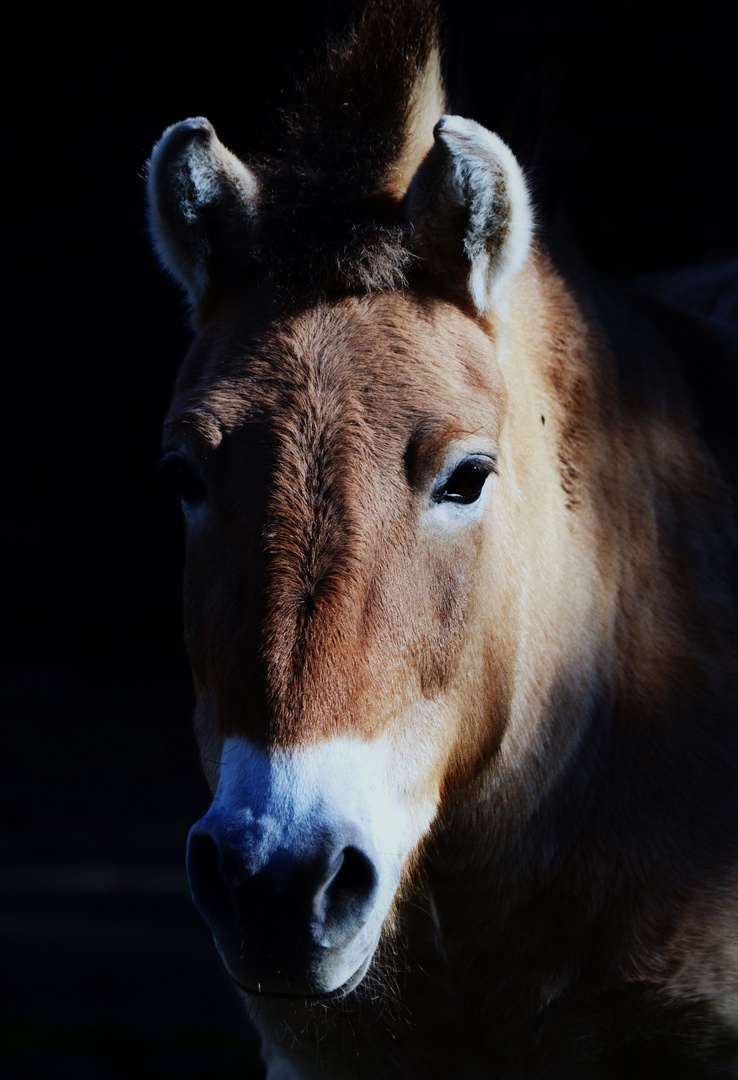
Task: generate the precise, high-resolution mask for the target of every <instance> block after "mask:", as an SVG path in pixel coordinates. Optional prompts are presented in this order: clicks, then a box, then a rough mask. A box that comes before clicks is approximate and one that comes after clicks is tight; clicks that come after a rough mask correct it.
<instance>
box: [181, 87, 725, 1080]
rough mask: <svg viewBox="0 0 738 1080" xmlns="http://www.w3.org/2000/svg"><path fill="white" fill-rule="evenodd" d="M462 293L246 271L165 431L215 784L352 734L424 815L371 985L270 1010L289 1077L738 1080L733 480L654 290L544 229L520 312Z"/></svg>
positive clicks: (424, 142)
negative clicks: (198, 500) (580, 260)
mask: <svg viewBox="0 0 738 1080" xmlns="http://www.w3.org/2000/svg"><path fill="white" fill-rule="evenodd" d="M422 71H423V74H422V77H421V79H420V81H419V82H418V83H417V85H416V89H415V93H414V96H413V97H412V100H411V105H412V108H410V110H409V113H408V115H411V116H412V117H414V118H415V122H414V125H413V127H412V132H411V137H410V138H409V139H405V141H404V142H403V141H402V140H400V142H401V144H402V146H403V147H404V150H403V151H402V152H401V153H400V156H399V157H398V158H397V159H396V164H395V167H394V169H390V170H389V172H385V174H384V175H385V178H387V177H389V178H390V179H389V181H388V182H389V189H388V190H390V192H391V193H392V197H393V199H395V200H397V199H400V198H401V196H403V195H404V193H405V192H406V191H407V190H408V187H409V185H410V176H411V173H412V172H413V171H414V170H415V169H416V168H417V167H418V163H419V160H420V158H421V157H422V156H423V151H424V150H425V149H426V148H428V147H429V146H430V141H429V134H428V128H429V124H430V120H431V118H432V116H433V112H434V110H436V109H437V108H439V105H438V98H439V90H438V86H439V84H438V82H437V79H436V78H435V76H432V75H431V74H429V73H428V71H429V69H428V68H423V69H422ZM431 128H432V125H431ZM406 134H407V133H406ZM514 198H515V197H514ZM432 224H433V223H432V222H431V221H426V223H425V226H427V233H426V234H427V236H428V237H429V239H428V241H427V242H428V243H429V244H432V243H433V242H434V241H433V239H432V233H433V229H432V227H431V226H432ZM503 232H504V230H503ZM456 240H458V236H456ZM456 240H455V239H454V237H453V236H452V235H451V234H450V233H448V232H446V233H444V235H443V237H442V241H443V242H444V243H446V242H448V244H449V245H453V244H454V243H455V242H456ZM504 242H505V240H504V237H501V238H499V239H498V240H496V241H495V243H497V244H498V245H499V244H503V243H504ZM468 248H469V244H467V245H466V248H464V250H465V251H466V250H467V249H468ZM456 251H457V256H458V258H459V260H461V254H460V252H461V249H460V248H458V247H457V248H456ZM503 254H504V253H503ZM493 255H495V257H496V256H497V255H499V252H493ZM491 262H492V263H494V259H491ZM498 262H499V264H500V265H502V263H503V262H504V259H502V258H500V259H498ZM465 272H466V271H465ZM460 280H461V279H456V280H454V281H452V282H450V281H449V280H446V279H445V278H444V276H443V275H442V274H440V273H435V272H434V270H433V262H432V260H429V261H428V262H427V265H425V266H422V265H421V266H419V267H418V268H417V272H416V273H415V274H414V275H411V276H410V278H409V285H408V287H407V288H402V289H400V288H396V289H389V288H384V287H382V288H379V287H374V286H371V285H368V286H367V287H366V288H354V289H351V290H344V291H343V292H341V291H340V290H338V293H337V294H335V295H329V294H328V293H329V291H328V292H326V294H325V295H323V296H322V298H321V299H318V300H316V299H315V297H314V296H311V298H310V302H307V300H306V301H305V302H303V303H299V304H295V303H292V302H291V300H290V299H289V298H287V300H285V295H286V294H285V292H284V291H283V290H282V289H281V286H280V283H279V279H278V278H276V277H274V276H273V275H272V276H270V277H268V279H266V280H259V281H257V280H254V279H253V277H250V276H249V275H244V276H243V278H242V279H241V280H239V279H237V278H233V279H231V280H230V281H229V282H228V284H227V286H224V287H223V288H221V289H212V290H211V291H210V293H209V295H208V296H206V297H205V299H204V300H203V302H202V304H201V305H200V307H199V311H198V331H197V336H196V338H195V341H194V344H193V346H192V349H191V351H190V353H189V355H188V357H187V358H186V360H185V362H184V364H183V367H182V370H181V372H180V374H179V379H178V383H177V388H176V391H175V395H174V400H173V403H172V407H171V409H170V413H169V416H168V418H167V422H166V428H165V450H167V451H173V452H177V453H179V454H181V455H184V456H185V457H186V458H187V460H188V461H189V463H190V465H191V467H192V469H193V471H194V473H195V474H196V475H197V477H198V478H199V480H200V482H201V483H202V484H203V485H204V489H205V490H206V492H207V497H206V498H205V499H204V500H202V505H200V506H198V507H196V508H195V509H191V510H190V512H189V515H188V517H189V524H188V536H187V569H186V581H185V622H186V633H187V646H188V650H189V655H190V658H191V661H192V666H193V671H194V675H195V683H196V690H197V698H198V703H197V710H196V728H197V733H198V739H199V740H200V746H201V752H202V757H203V763H204V766H205V769H206V772H207V774H208V777H209V781H210V783H211V786H212V787H213V790H215V789H216V787H217V784H218V769H219V762H220V760H221V753H222V747H223V745H224V744H225V741H226V740H227V739H229V738H231V739H232V738H234V737H244V738H246V739H248V741H249V745H254V746H257V747H259V748H260V749H262V750H264V751H266V752H268V753H273V754H277V753H282V752H286V751H290V750H295V749H304V748H307V747H313V748H315V747H318V748H319V747H320V746H321V745H325V744H328V743H330V742H331V741H332V740H336V739H343V738H357V739H363V740H365V741H366V743H367V744H372V743H378V744H380V743H381V745H382V746H385V747H387V748H388V751H389V753H388V760H389V761H390V762H391V776H390V782H391V784H392V785H393V786H394V790H395V791H396V793H397V802H398V807H399V806H400V804H402V805H403V807H404V806H406V805H414V806H415V808H416V810H417V817H418V819H420V818H421V817H422V813H424V812H425V811H424V810H423V809H422V808H425V807H427V806H429V805H430V806H432V807H433V821H432V824H431V826H430V828H429V829H428V830H427V831H426V833H425V834H424V835H423V836H422V837H420V839H419V841H418V842H417V844H416V845H415V847H414V849H413V850H412V851H411V853H410V854H409V856H408V857H407V859H406V861H405V863H404V866H403V872H402V880H401V883H400V887H399V890H398V892H397V895H396V897H395V901H394V904H393V906H392V909H391V911H390V913H389V915H388V916H387V919H386V921H385V925H384V931H383V935H382V940H381V941H380V945H379V948H378V950H377V952H376V954H375V957H374V960H373V962H372V965H371V967H370V969H369V972H368V974H367V975H366V977H365V978H364V980H363V981H362V982H361V983H360V984H359V985H358V987H356V988H355V989H353V990H351V992H350V993H348V994H346V996H344V997H340V996H339V997H336V998H333V999H331V1000H324V1001H317V1002H310V1001H292V1000H287V999H285V1000H282V999H279V998H277V997H263V998H258V997H252V998H248V999H247V1004H248V1007H249V1009H250V1011H251V1013H252V1016H253V1018H254V1022H255V1023H256V1025H257V1027H258V1028H259V1030H260V1031H261V1033H262V1035H263V1037H264V1039H265V1057H266V1059H267V1060H268V1061H269V1074H268V1075H269V1080H280V1078H284V1077H299V1078H302V1080H306V1078H310V1077H331V1078H336V1080H337V1078H346V1080H349V1078H350V1080H356V1078H367V1080H370V1078H371V1080H376V1078H377V1077H382V1078H388V1080H389V1078H392V1080H398V1078H407V1080H411V1078H412V1080H416V1078H418V1077H423V1078H427V1080H449V1078H450V1077H458V1078H464V1080H472V1078H489V1080H492V1078H503V1077H504V1078H511V1080H512V1078H515V1080H542V1078H543V1077H546V1078H547V1080H549V1078H550V1080H611V1078H612V1080H626V1078H628V1080H633V1078H636V1077H637V1078H638V1080H651V1078H653V1080H656V1078H657V1077H663V1076H668V1077H669V1078H670V1080H677V1078H682V1080H687V1078H692V1077H697V1076H699V1077H700V1078H704V1080H717V1078H730V1077H735V1076H738V1016H737V1006H736V1001H737V1000H738V990H737V980H738V966H737V965H738V951H737V949H736V915H737V914H738V893H737V890H736V878H737V875H738V840H737V838H736V830H737V829H738V761H737V759H736V755H737V752H738V731H737V730H736V724H735V720H734V715H735V701H736V689H737V688H738V632H737V631H738V622H737V621H736V605H735V592H734V578H733V577H732V575H733V574H734V572H735V566H736V559H735V557H736V527H735V519H734V509H733V506H734V504H733V501H732V498H733V496H732V492H731V491H730V488H729V485H728V483H727V481H726V479H725V476H726V475H728V472H727V468H723V466H722V465H721V464H719V463H718V461H717V460H716V459H715V458H714V457H713V456H712V454H711V453H710V450H709V449H708V445H707V442H706V441H705V434H704V431H703V430H700V426H699V422H698V416H697V413H696V407H695V405H694V403H693V401H694V399H693V396H692V390H691V387H690V384H689V376H690V374H691V373H690V372H686V374H685V372H684V371H683V370H682V369H681V368H680V364H679V360H678V357H676V356H675V355H674V353H673V351H672V350H671V348H670V347H669V345H668V344H667V337H666V336H665V335H664V334H662V333H661V332H660V331H659V330H658V329H657V328H656V327H655V325H653V324H651V323H649V322H648V321H647V320H646V319H644V317H643V316H642V315H640V314H638V312H637V311H636V309H635V308H632V307H629V306H628V305H627V303H624V302H623V301H622V300H621V299H618V298H616V297H608V298H603V296H602V294H600V293H599V292H598V290H597V288H596V287H594V286H590V285H589V284H588V283H587V281H586V279H585V280H583V281H574V280H571V279H569V280H567V279H566V278H565V276H564V275H563V274H562V272H561V271H560V270H559V269H557V268H556V266H555V265H554V264H553V262H552V260H551V258H550V257H549V255H548V254H547V253H546V252H545V250H544V249H543V247H542V245H540V244H538V245H534V246H533V247H532V248H531V250H530V252H529V253H528V254H527V256H526V257H525V258H520V259H518V260H517V262H516V263H515V266H514V269H512V270H510V271H509V277H508V279H507V280H506V290H507V292H506V296H507V298H506V302H505V304H504V305H490V307H489V309H488V310H487V311H486V312H483V313H481V314H480V312H479V310H478V307H479V305H478V303H477V300H476V297H474V298H473V297H472V296H471V295H470V294H469V293H468V291H467V292H466V293H464V291H463V289H461V288H460V287H459V281H460ZM464 280H465V279H464ZM493 284H494V283H493ZM475 305H476V306H475ZM457 447H461V448H462V450H463V453H466V454H469V453H483V454H485V455H486V456H487V457H488V458H489V459H490V460H493V461H494V469H493V471H492V472H491V473H490V475H489V476H488V478H487V480H486V483H485V488H484V500H485V501H484V502H483V503H480V506H482V507H483V512H482V511H480V512H479V513H478V514H477V513H476V511H475V512H474V513H469V515H468V517H466V518H465V517H464V516H463V512H461V511H460V513H461V516H457V517H444V514H445V513H447V511H448V508H447V507H446V508H444V505H443V500H441V499H439V498H438V489H439V477H440V478H442V477H443V475H445V474H444V472H443V470H444V469H448V467H449V464H448V463H449V461H451V460H453V454H454V453H455V452H456V449H455V448H457ZM439 507H440V508H439ZM448 513H450V511H448ZM403 812H404V811H403Z"/></svg>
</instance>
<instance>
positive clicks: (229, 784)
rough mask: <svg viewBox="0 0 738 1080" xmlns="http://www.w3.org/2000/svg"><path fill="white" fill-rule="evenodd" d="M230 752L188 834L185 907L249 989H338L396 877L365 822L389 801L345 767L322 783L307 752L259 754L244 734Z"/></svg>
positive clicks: (351, 981)
mask: <svg viewBox="0 0 738 1080" xmlns="http://www.w3.org/2000/svg"><path fill="white" fill-rule="evenodd" d="M229 750H230V752H229V753H228V754H227V755H225V756H224V763H223V765H222V767H221V780H220V783H219V785H218V789H217V791H216V794H215V798H214V800H213V804H212V806H211V808H210V810H209V811H208V813H207V814H205V816H204V817H203V818H201V819H200V821H198V822H197V823H196V824H195V825H194V826H193V827H192V829H191V831H190V835H189V838H188V843H187V875H188V878H189V882H190V890H191V892H192V898H193V900H194V903H195V906H196V907H197V909H198V911H199V912H200V914H201V916H202V917H203V919H204V920H205V922H206V923H207V925H208V926H209V927H210V930H211V931H212V933H213V937H214V939H215V942H216V945H217V947H218V950H219V952H220V954H221V957H222V959H223V962H224V963H225V966H226V968H227V969H228V971H229V972H230V974H231V976H232V977H233V979H234V980H235V981H236V983H238V985H239V986H240V987H241V988H242V989H243V990H245V991H246V992H247V993H249V994H255V995H256V994H266V995H279V996H290V997H324V996H326V995H337V994H342V993H348V992H349V991H350V990H352V989H353V988H354V987H355V986H356V985H357V984H358V983H359V982H360V981H361V979H362V978H363V976H364V974H365V973H366V970H367V968H368V966H369V963H370V961H371V958H372V956H373V954H374V951H375V949H376V947H377V943H378V941H379V937H380V934H381V930H382V925H383V923H384V919H385V917H386V915H387V912H388V910H389V908H390V906H391V903H392V899H393V897H394V894H395V891H396V889H397V885H398V882H399V878H400V870H401V860H400V858H399V856H398V855H397V854H393V853H392V852H391V849H388V848H387V847H386V837H383V836H382V824H381V821H380V823H379V828H378V829H377V828H373V827H372V822H373V821H376V819H377V814H378V811H379V810H383V811H384V813H383V814H380V815H379V816H380V818H381V819H384V817H385V816H386V815H387V814H388V813H389V811H390V808H389V807H381V806H378V805H377V796H376V787H374V788H373V789H372V785H371V784H367V785H364V784H361V785H360V787H364V786H366V788H367V790H366V792H365V793H364V794H365V796H366V797H365V798H362V792H361V790H358V791H357V784H356V777H355V776H352V775H351V770H349V771H348V774H347V775H345V776H343V777H341V776H340V775H336V772H335V769H334V770H333V772H332V773H331V774H329V775H326V776H324V777H323V778H322V783H320V782H319V780H318V777H317V776H316V772H319V771H320V770H316V769H315V768H310V767H307V768H306V767H305V764H306V763H305V755H301V754H299V753H293V754H289V755H286V754H285V755H282V756H280V757H276V756H275V757H269V756H268V755H266V754H263V753H262V752H260V751H256V750H252V749H251V748H250V747H248V744H246V743H245V742H244V743H242V744H241V746H240V749H239V752H238V753H237V754H236V755H235V757H234V752H233V751H234V747H233V745H232V744H231V746H230V748H229ZM326 764H327V762H326ZM342 790H343V791H345V793H346V797H345V798H343V799H342V798H341V791H342ZM372 796H373V803H374V805H372ZM379 801H380V802H381V799H380V800H379ZM362 804H364V805H362ZM395 816H396V815H395Z"/></svg>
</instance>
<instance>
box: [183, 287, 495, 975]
mask: <svg viewBox="0 0 738 1080" xmlns="http://www.w3.org/2000/svg"><path fill="white" fill-rule="evenodd" d="M493 338H494V333H493V330H492V328H491V324H490V323H488V322H486V321H485V320H478V319H476V318H473V317H470V316H469V315H467V314H465V313H464V312H463V311H462V310H461V308H460V307H459V306H457V305H455V304H452V303H450V302H445V301H442V300H439V299H429V298H424V297H422V296H419V295H417V294H411V293H407V294H402V293H379V294H374V295H370V296H366V297H361V298H349V299H343V300H341V301H339V302H336V303H334V304H331V305H325V306H322V307H318V308H315V309H312V310H308V311H304V312H301V313H299V314H293V315H291V316H290V317H288V318H287V317H285V318H283V319H280V320H277V321H275V322H274V323H272V324H271V325H265V324H264V323H263V321H262V320H261V317H260V316H259V314H258V306H257V303H256V300H255V299H254V298H253V297H252V298H250V299H249V298H245V299H244V298H242V299H240V300H239V302H238V304H231V305H230V306H228V307H226V306H225V305H224V306H223V308H222V309H221V310H220V311H218V312H215V313H214V314H212V316H211V317H210V319H209V320H208V321H207V322H206V323H205V325H204V327H203V329H202V330H201V332H200V334H199V336H198V338H197V340H196V342H195V344H194V346H193V349H192V351H191V353H190V355H189V357H188V359H187V360H186V362H185V364H184V367H183V370H182V373H181V375H180V379H179V382H178V387H177V391H176V394H175V399H174V403H173V406H172V409H171V411H170V415H169V418H168V421H167V425H166V436H165V451H166V452H167V455H168V460H169V461H170V462H171V463H172V465H173V467H174V469H175V471H176V472H177V473H178V475H179V477H180V483H181V494H182V504H183V509H184V514H185V518H186V522H187V556H186V580H185V622H186V636H187V644H188V650H189V655H190V658H191V661H192V666H193V670H194V675H195V683H196V693H197V708H196V728H197V732H198V737H199V740H200V747H201V753H202V759H203V765H204V767H205V770H206V773H207V775H208V778H209V781H210V784H211V787H212V789H213V793H214V797H213V803H212V806H211V808H210V810H209V811H208V813H207V814H206V815H205V816H204V817H203V818H202V819H201V820H200V821H199V822H198V823H197V824H196V825H195V826H194V828H193V829H192V831H191V834H190V838H189V845H188V873H189V877H190V883H191V887H192V892H193V896H194V899H195V902H196V904H197V906H198V908H199V909H200V911H201V913H202V915H203V916H204V918H205V920H206V921H207V922H208V924H209V925H210V927H211V929H212V931H213V934H214V936H215V939H216V942H217V944H218V947H219V949H220V951H221V954H222V956H223V959H224V961H225V964H226V966H227V967H228V969H229V971H230V973H231V975H232V976H233V978H234V979H235V980H236V981H237V982H238V983H239V984H240V985H241V986H242V987H243V988H244V989H245V990H247V991H248V992H250V993H259V992H262V993H271V994H294V995H300V996H306V995H308V996H310V995H321V996H322V995H326V994H331V993H334V992H335V993H345V992H346V991H348V990H349V989H351V988H352V987H353V986H354V985H356V983H358V981H359V980H360V979H361V978H362V976H363V975H364V973H365V971H366V969H367V967H368V965H369V962H370V960H371V957H372V955H373V953H374V950H375V948H376V945H377V942H378V940H379V937H380V934H381V932H382V928H383V926H385V925H386V926H388V927H389V925H390V923H391V919H388V915H389V913H390V912H391V909H392V905H393V899H394V897H395V895H396V893H397V890H398V886H399V885H400V883H401V881H402V878H403V875H404V874H405V873H407V872H408V870H409V867H410V864H411V862H412V857H413V853H414V852H416V851H417V849H418V847H419V845H420V843H421V841H422V839H423V838H424V837H425V836H426V835H427V834H428V831H429V828H430V826H431V823H432V822H433V819H434V817H435V816H436V814H437V812H438V809H439V806H440V804H441V801H442V798H443V796H444V794H445V793H447V792H448V791H449V790H451V789H452V788H453V786H454V785H455V784H456V783H458V782H459V781H460V780H461V779H462V778H464V777H468V776H469V774H470V772H473V770H474V768H475V766H476V764H477V763H478V762H479V761H481V760H483V759H484V757H486V756H488V754H489V751H490V749H491V745H490V744H491V742H494V740H495V739H497V738H498V737H499V731H498V727H497V726H496V724H495V722H494V718H495V717H496V716H499V715H501V711H502V703H503V701H504V699H505V694H506V683H505V675H504V672H505V670H506V664H505V658H506V656H507V655H508V654H509V653H510V643H509V641H508V640H507V639H506V636H505V629H504V626H505V620H504V619H502V618H501V619H500V620H499V622H497V621H493V620H492V618H491V617H490V612H491V611H492V612H494V611H495V610H497V612H498V615H499V614H500V612H501V611H502V610H503V609H504V607H505V600H504V592H505V590H504V583H500V582H499V581H498V580H497V578H496V574H495V559H494V557H493V553H494V533H495V528H494V526H495V520H496V517H497V516H498V514H499V513H500V505H499V503H498V494H499V493H498V491H497V488H496V485H497V484H498V482H499V480H500V477H499V475H498V469H499V456H500V439H501V431H502V424H503V418H504V412H505V388H504V385H503V380H502V376H501V373H500V369H499V366H498V364H497V361H496V358H495V348H494V340H493ZM482 592H483V593H484V596H485V602H484V603H482V602H481V600H480V594H481V593H482ZM495 596H497V597H498V598H499V604H498V605H497V608H496V609H495V604H494V600H495ZM490 598H491V599H492V603H491V604H490ZM491 658H494V662H491ZM490 717H492V718H493V722H492V723H490Z"/></svg>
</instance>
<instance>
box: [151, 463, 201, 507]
mask: <svg viewBox="0 0 738 1080" xmlns="http://www.w3.org/2000/svg"><path fill="white" fill-rule="evenodd" d="M161 469H162V472H163V474H164V476H165V477H166V480H167V483H168V484H169V485H170V486H171V487H172V489H173V490H174V491H176V492H177V494H178V495H179V497H180V499H181V500H182V502H183V503H184V504H187V505H188V506H195V505H197V503H201V502H204V500H205V499H206V497H207V493H208V491H207V488H206V487H205V485H204V484H203V482H202V480H201V479H200V478H199V476H198V475H197V473H196V472H195V470H194V469H193V468H192V466H191V465H190V463H189V462H188V461H187V459H186V458H185V456H184V454H181V453H180V452H179V451H178V450H173V451H172V452H171V453H169V454H165V456H164V458H163V459H162V462H161Z"/></svg>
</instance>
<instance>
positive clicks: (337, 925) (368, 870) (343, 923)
mask: <svg viewBox="0 0 738 1080" xmlns="http://www.w3.org/2000/svg"><path fill="white" fill-rule="evenodd" d="M332 869H333V874H332V876H331V877H330V879H329V880H328V882H327V883H326V884H325V886H324V888H323V890H322V896H321V900H322V903H321V905H320V906H321V909H322V910H321V914H322V923H323V928H324V931H325V932H326V934H327V935H328V937H329V938H331V939H335V938H342V937H349V936H351V935H352V933H353V932H355V930H356V929H357V928H358V927H359V926H360V925H361V923H362V922H363V920H364V918H365V917H366V915H367V913H368V912H369V910H370V908H371V907H372V904H373V903H374V898H375V895H376V891H377V885H378V874H377V869H376V867H375V865H374V863H373V862H372V860H371V859H370V858H369V856H368V855H365V854H364V852H363V851H360V850H359V848H356V847H354V846H353V845H349V846H348V847H345V848H343V850H342V851H341V852H340V853H339V854H338V856H337V857H336V859H335V860H334V863H333V868H332Z"/></svg>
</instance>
